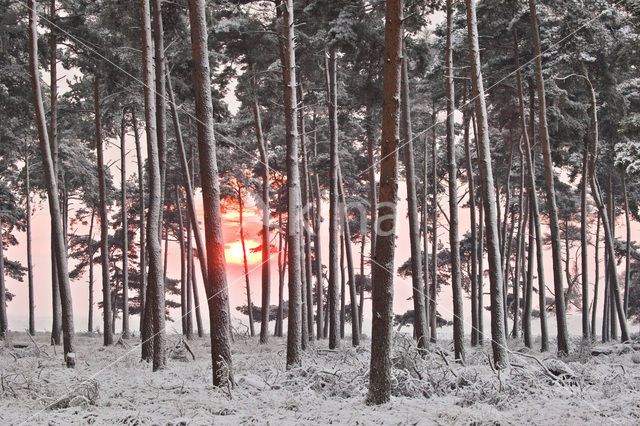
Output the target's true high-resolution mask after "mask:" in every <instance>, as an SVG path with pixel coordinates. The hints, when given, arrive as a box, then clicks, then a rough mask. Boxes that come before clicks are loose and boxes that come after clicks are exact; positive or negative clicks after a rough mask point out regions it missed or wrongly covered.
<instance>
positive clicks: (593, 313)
mask: <svg viewBox="0 0 640 426" xmlns="http://www.w3.org/2000/svg"><path fill="white" fill-rule="evenodd" d="M587 179H588V177H587ZM594 247H595V250H594V251H595V262H594V263H595V274H594V275H595V277H594V283H593V306H592V307H591V340H592V341H594V340H595V338H596V314H597V312H598V290H599V289H598V287H599V284H600V211H598V213H597V217H596V242H595V243H594Z"/></svg>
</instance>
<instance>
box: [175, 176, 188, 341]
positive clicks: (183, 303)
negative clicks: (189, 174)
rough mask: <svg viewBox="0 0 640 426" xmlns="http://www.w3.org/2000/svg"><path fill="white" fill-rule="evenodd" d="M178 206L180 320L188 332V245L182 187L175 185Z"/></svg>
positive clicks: (186, 332)
mask: <svg viewBox="0 0 640 426" xmlns="http://www.w3.org/2000/svg"><path fill="white" fill-rule="evenodd" d="M175 194H176V206H178V244H179V245H180V314H181V315H180V320H181V325H182V334H183V335H185V336H186V335H187V334H188V326H187V285H188V282H189V281H187V262H186V254H187V252H186V247H185V242H184V220H183V215H182V200H181V198H182V197H180V189H179V188H178V185H176V186H175ZM189 278H191V277H189Z"/></svg>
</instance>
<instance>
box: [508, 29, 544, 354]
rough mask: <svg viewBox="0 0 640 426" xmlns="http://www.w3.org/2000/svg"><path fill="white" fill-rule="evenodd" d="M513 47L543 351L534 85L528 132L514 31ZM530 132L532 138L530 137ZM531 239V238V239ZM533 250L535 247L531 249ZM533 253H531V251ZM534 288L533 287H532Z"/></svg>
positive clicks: (540, 245)
mask: <svg viewBox="0 0 640 426" xmlns="http://www.w3.org/2000/svg"><path fill="white" fill-rule="evenodd" d="M513 49H514V54H513V57H514V61H515V68H516V85H517V89H518V105H519V109H520V127H521V130H522V139H523V141H524V158H525V160H526V164H527V179H528V183H527V187H528V189H529V194H530V197H529V202H530V203H531V214H532V219H531V220H532V222H533V225H534V227H535V231H536V256H537V259H536V261H537V262H536V263H537V266H538V295H539V300H540V330H541V351H543V352H544V351H546V350H548V347H549V339H548V337H547V336H548V334H547V316H546V308H545V307H546V295H545V277H544V251H543V246H542V229H541V225H540V209H539V206H538V193H537V190H536V178H535V166H534V163H533V157H532V154H533V151H532V148H531V141H532V140H533V139H534V129H535V127H534V122H535V121H534V111H535V110H534V96H535V95H534V91H533V86H532V85H530V86H529V88H530V92H529V108H530V113H529V118H530V120H531V125H530V126H529V132H527V122H526V118H525V113H524V96H523V93H522V78H521V75H520V59H519V52H518V35H517V33H516V32H515V31H514V32H513ZM529 133H530V134H531V138H529ZM530 241H531V240H530ZM531 250H533V249H531ZM530 254H531V253H530ZM532 290H533V288H532Z"/></svg>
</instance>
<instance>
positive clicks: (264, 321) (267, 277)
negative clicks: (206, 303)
mask: <svg viewBox="0 0 640 426" xmlns="http://www.w3.org/2000/svg"><path fill="white" fill-rule="evenodd" d="M254 84H255V82H254ZM254 90H255V87H254ZM253 119H254V125H255V129H256V139H257V142H258V151H260V162H261V163H262V164H261V166H262V176H261V178H262V317H261V319H260V343H262V344H266V343H268V342H269V310H270V306H269V304H270V297H271V264H270V258H271V251H270V241H269V237H270V234H269V230H270V225H269V219H270V215H271V212H270V211H269V187H270V183H269V157H268V155H267V145H266V143H265V140H264V136H263V133H262V120H261V118H260V106H259V105H258V99H257V97H255V96H254V100H253ZM312 334H313V333H312Z"/></svg>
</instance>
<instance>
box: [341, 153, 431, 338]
mask: <svg viewBox="0 0 640 426" xmlns="http://www.w3.org/2000/svg"><path fill="white" fill-rule="evenodd" d="M342 179H343V177H342V169H341V168H340V163H339V162H338V182H339V185H338V190H339V191H340V209H341V210H342V211H341V214H342V225H343V227H342V235H343V238H344V251H345V255H346V257H347V271H348V279H349V303H350V304H351V344H352V345H353V346H354V347H355V346H358V345H359V344H360V314H359V312H358V296H357V294H356V277H355V274H354V272H353V270H354V265H353V251H352V249H351V231H350V230H349V216H348V215H347V200H346V197H345V194H344V185H343V180H342ZM342 293H343V294H344V293H345V289H344V287H343V290H342ZM421 296H422V295H421ZM344 298H345V297H344V296H342V299H343V300H344Z"/></svg>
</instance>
